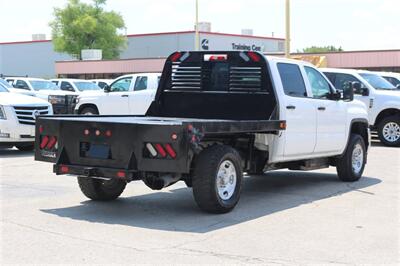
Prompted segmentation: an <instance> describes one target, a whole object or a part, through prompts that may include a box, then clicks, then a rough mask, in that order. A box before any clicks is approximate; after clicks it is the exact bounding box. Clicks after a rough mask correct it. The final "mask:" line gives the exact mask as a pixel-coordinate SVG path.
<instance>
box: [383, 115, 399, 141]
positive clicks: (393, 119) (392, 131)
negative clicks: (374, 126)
mask: <svg viewBox="0 0 400 266" xmlns="http://www.w3.org/2000/svg"><path fill="white" fill-rule="evenodd" d="M378 136H379V139H380V141H381V142H382V143H383V144H385V145H386V146H392V147H399V146H400V116H399V115H392V116H388V117H385V118H384V119H383V120H382V121H381V122H379V124H378Z"/></svg>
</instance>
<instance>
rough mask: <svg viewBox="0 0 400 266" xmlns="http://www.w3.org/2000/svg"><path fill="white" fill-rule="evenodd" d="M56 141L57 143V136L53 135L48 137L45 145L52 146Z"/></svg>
mask: <svg viewBox="0 0 400 266" xmlns="http://www.w3.org/2000/svg"><path fill="white" fill-rule="evenodd" d="M56 143H57V138H56V137H54V136H52V137H50V140H49V142H48V143H47V145H46V149H51V148H53V147H54V145H56Z"/></svg>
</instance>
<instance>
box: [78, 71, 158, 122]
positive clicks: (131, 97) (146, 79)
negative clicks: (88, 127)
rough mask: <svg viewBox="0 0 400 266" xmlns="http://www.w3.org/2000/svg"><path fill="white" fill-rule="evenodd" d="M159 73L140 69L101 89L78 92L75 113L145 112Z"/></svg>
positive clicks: (151, 98)
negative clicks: (138, 72)
mask: <svg viewBox="0 0 400 266" xmlns="http://www.w3.org/2000/svg"><path fill="white" fill-rule="evenodd" d="M160 75H161V74H160V73H140V74H131V75H124V76H121V77H119V78H117V79H115V80H114V81H113V82H112V83H111V85H110V86H106V87H105V88H104V92H103V91H100V92H97V91H96V92H87V93H85V94H84V95H80V96H79V97H78V99H77V104H76V106H75V113H78V114H86V115H90V114H101V115H128V114H132V115H144V114H145V113H146V112H147V109H148V108H149V106H150V104H151V102H152V101H153V100H154V96H155V93H156V90H157V87H158V83H159V80H160Z"/></svg>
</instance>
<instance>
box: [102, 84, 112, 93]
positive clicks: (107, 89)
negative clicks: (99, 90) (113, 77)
mask: <svg viewBox="0 0 400 266" xmlns="http://www.w3.org/2000/svg"><path fill="white" fill-rule="evenodd" d="M103 89H104V92H105V93H109V92H110V91H111V87H110V86H109V85H105V86H104V88H103Z"/></svg>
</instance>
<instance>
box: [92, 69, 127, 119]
mask: <svg viewBox="0 0 400 266" xmlns="http://www.w3.org/2000/svg"><path fill="white" fill-rule="evenodd" d="M132 82H134V81H133V77H132V76H128V77H122V78H120V79H117V80H116V81H114V82H113V83H112V84H111V85H110V92H108V93H105V95H103V96H102V97H99V98H101V102H100V103H99V104H98V108H99V111H100V114H102V115H103V114H104V115H118V114H119V115H122V114H130V112H129V93H130V89H131V87H132Z"/></svg>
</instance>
